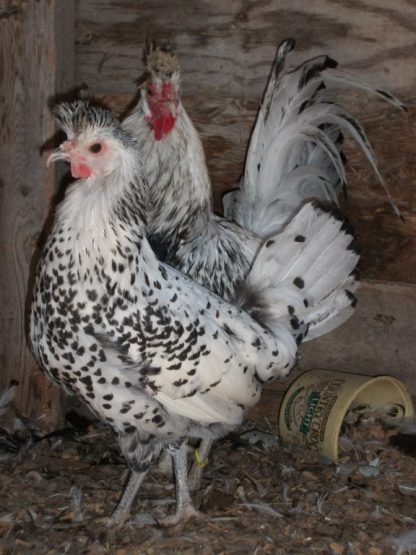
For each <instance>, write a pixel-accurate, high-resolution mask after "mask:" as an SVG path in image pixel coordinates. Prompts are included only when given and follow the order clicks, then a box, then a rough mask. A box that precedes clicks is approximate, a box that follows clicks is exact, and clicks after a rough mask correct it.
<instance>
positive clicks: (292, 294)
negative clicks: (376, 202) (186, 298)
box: [236, 203, 359, 342]
mask: <svg viewBox="0 0 416 555" xmlns="http://www.w3.org/2000/svg"><path fill="white" fill-rule="evenodd" d="M358 260H359V254H358V249H357V246H356V242H355V239H354V237H353V235H352V232H351V230H350V228H349V226H348V224H347V223H346V222H345V220H343V219H342V218H340V217H339V216H338V215H336V214H334V213H333V211H332V210H331V211H328V210H326V209H325V208H323V207H322V206H318V205H317V203H307V204H305V205H304V206H303V207H302V208H301V209H300V210H299V212H298V213H297V214H296V215H295V216H294V218H293V219H292V220H291V221H290V223H289V224H287V226H286V227H285V228H284V230H283V231H282V232H281V233H280V234H278V235H276V236H274V237H272V238H270V239H268V240H266V241H265V243H264V244H263V246H262V247H261V249H260V250H259V252H258V255H257V257H256V259H255V260H254V263H253V266H252V269H251V271H250V273H249V275H248V277H247V279H246V281H245V283H244V284H243V285H242V287H241V288H240V289H239V292H238V298H237V299H236V302H237V303H238V304H239V305H240V306H242V307H243V308H244V309H245V310H247V311H248V312H249V313H250V314H251V315H252V316H253V318H255V319H256V320H258V321H259V322H260V323H262V324H263V325H265V326H267V327H268V328H270V329H271V330H273V329H274V327H276V326H277V327H279V328H280V327H281V326H282V324H285V325H286V326H287V327H288V328H290V329H291V330H292V333H293V335H294V336H295V337H296V339H297V341H298V342H300V341H301V340H302V339H304V338H305V336H306V339H312V338H314V337H318V336H320V335H323V334H325V333H328V332H329V331H332V330H333V329H334V328H336V327H338V326H339V325H341V324H342V323H343V322H344V321H346V320H347V319H348V318H349V317H350V316H351V314H352V313H353V311H354V307H355V304H356V298H355V296H354V292H355V290H356V289H357V287H358V282H357V277H356V266H357V263H358Z"/></svg>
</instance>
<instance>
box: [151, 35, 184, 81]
mask: <svg viewBox="0 0 416 555" xmlns="http://www.w3.org/2000/svg"><path fill="white" fill-rule="evenodd" d="M145 62H146V67H147V71H148V72H149V74H150V75H151V76H152V77H156V78H159V79H162V80H165V79H167V80H170V79H172V77H173V76H174V75H175V74H176V75H179V72H180V64H179V60H178V58H177V56H176V54H175V52H174V49H173V46H172V45H170V44H163V45H161V44H156V43H155V42H150V43H149V44H148V45H147V47H146V51H145Z"/></svg>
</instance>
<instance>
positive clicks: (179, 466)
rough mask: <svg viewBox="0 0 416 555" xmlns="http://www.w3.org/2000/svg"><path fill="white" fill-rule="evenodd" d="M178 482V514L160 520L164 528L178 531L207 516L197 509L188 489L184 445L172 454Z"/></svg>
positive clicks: (159, 522) (185, 449)
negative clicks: (192, 519) (193, 520)
mask: <svg viewBox="0 0 416 555" xmlns="http://www.w3.org/2000/svg"><path fill="white" fill-rule="evenodd" d="M172 457H173V465H174V470H175V481H176V512H175V514H173V515H170V516H167V517H165V518H162V519H158V524H159V525H160V526H162V527H164V528H168V527H171V526H174V527H176V528H177V529H178V530H179V529H181V528H183V526H185V524H186V523H187V522H188V521H189V520H190V519H191V518H197V519H206V518H207V517H206V515H204V514H203V513H201V512H200V511H198V510H197V509H195V507H194V505H193V503H192V499H191V495H190V493H189V487H188V468H187V467H188V465H187V447H186V444H185V443H182V444H181V446H180V447H179V449H175V450H174V451H173V452H172Z"/></svg>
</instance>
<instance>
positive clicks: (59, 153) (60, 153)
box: [46, 145, 70, 168]
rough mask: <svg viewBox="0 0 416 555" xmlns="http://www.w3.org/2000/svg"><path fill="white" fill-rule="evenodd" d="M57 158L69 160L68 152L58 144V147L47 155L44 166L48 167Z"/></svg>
mask: <svg viewBox="0 0 416 555" xmlns="http://www.w3.org/2000/svg"><path fill="white" fill-rule="evenodd" d="M57 160H66V161H67V162H69V160H70V156H69V152H67V151H66V150H64V149H63V148H62V145H61V146H59V147H58V148H56V149H55V150H54V151H53V152H52V153H51V154H50V155H49V156H48V159H47V160H46V167H47V168H49V166H50V165H51V164H52V163H53V162H56V161H57Z"/></svg>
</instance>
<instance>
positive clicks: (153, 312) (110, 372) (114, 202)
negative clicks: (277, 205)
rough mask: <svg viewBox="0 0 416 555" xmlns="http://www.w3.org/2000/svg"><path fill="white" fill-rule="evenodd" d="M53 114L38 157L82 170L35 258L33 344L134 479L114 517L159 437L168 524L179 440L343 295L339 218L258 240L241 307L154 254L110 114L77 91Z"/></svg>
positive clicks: (345, 245)
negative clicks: (102, 426) (98, 424)
mask: <svg viewBox="0 0 416 555" xmlns="http://www.w3.org/2000/svg"><path fill="white" fill-rule="evenodd" d="M56 114H57V118H58V121H60V122H61V124H62V125H63V126H64V128H65V130H66V132H67V134H68V140H67V141H65V142H64V143H62V145H61V146H60V148H59V149H57V151H55V152H54V153H53V154H52V155H51V157H50V161H55V160H59V159H63V160H66V161H69V162H70V164H71V171H72V173H73V175H75V176H76V175H80V174H82V175H84V176H85V177H84V178H82V179H79V180H77V181H75V182H74V183H73V184H72V186H71V187H70V189H69V190H68V192H67V194H66V196H65V199H64V201H63V202H62V204H61V206H60V207H59V209H58V211H57V214H56V218H55V222H54V225H53V228H52V231H51V233H50V236H49V238H48V240H47V243H46V246H45V248H44V252H43V254H42V257H41V260H40V262H39V266H38V270H37V277H36V284H35V291H34V299H33V303H32V309H31V318H30V341H31V346H32V350H33V353H34V356H35V358H36V360H37V362H38V364H39V366H40V367H41V368H42V369H43V370H44V371H45V372H46V373H47V374H48V375H49V376H50V377H51V378H52V379H53V380H55V381H56V382H57V383H58V384H59V385H61V386H63V387H64V388H65V389H66V390H67V391H69V392H72V393H74V394H76V395H78V396H79V397H80V398H81V399H83V400H84V401H85V402H86V403H87V405H88V406H89V407H90V408H91V409H92V410H93V411H94V412H95V413H96V415H97V416H98V417H99V418H100V419H101V420H103V421H104V422H107V423H108V425H109V426H110V427H111V428H112V430H113V431H114V433H115V435H116V437H117V438H118V440H119V443H120V447H121V449H122V452H123V453H124V455H125V457H126V460H127V462H128V464H129V466H130V468H131V469H132V470H133V478H134V479H133V480H131V481H130V482H129V485H128V487H127V490H126V492H125V494H124V496H123V498H122V500H121V502H120V505H119V507H118V509H117V511H116V513H115V516H114V519H113V522H114V521H115V522H120V521H122V520H123V519H124V518H125V517H126V515H127V513H128V510H129V507H130V504H131V501H132V499H133V497H134V494H135V492H136V491H137V489H138V487H139V485H140V482H141V481H142V479H143V477H144V475H145V473H146V471H147V469H148V468H149V466H150V465H151V464H152V463H153V462H154V461H155V460H156V458H157V457H158V455H159V454H160V452H161V450H162V449H163V448H168V449H170V450H172V451H173V456H174V461H175V468H176V479H177V488H178V490H177V514H176V515H175V517H174V519H173V521H174V522H177V521H178V520H180V519H182V518H185V517H187V516H189V515H190V513H193V512H194V509H193V508H192V504H191V501H190V497H189V491H188V489H187V481H186V461H185V458H184V457H185V456H186V450H185V447H184V443H183V442H184V440H185V439H186V438H187V437H188V436H192V437H195V438H207V437H209V438H213V437H218V436H219V435H222V434H224V433H226V432H227V431H228V430H230V429H232V428H234V427H235V426H237V425H239V424H240V423H241V422H242V419H243V417H244V415H245V413H246V411H247V410H248V409H249V408H250V407H252V406H253V405H255V404H256V403H257V401H258V400H259V396H260V393H261V388H262V384H263V383H264V382H266V381H269V380H272V379H275V378H277V377H279V376H284V375H286V374H287V373H288V372H289V370H290V368H291V367H292V365H293V364H294V361H295V357H296V351H297V345H298V343H300V341H301V340H302V338H303V336H304V334H305V332H306V330H307V326H308V324H309V323H310V321H311V320H314V319H316V318H317V317H319V314H320V312H321V311H322V308H323V306H324V305H326V303H327V300H328V299H331V297H334V298H333V302H339V310H340V312H342V310H343V308H345V307H346V306H347V305H349V304H350V299H348V294H345V293H344V290H345V289H347V288H348V287H349V286H352V287H353V285H354V283H353V282H354V279H353V277H351V272H353V270H354V268H355V266H356V263H357V260H358V256H357V254H356V253H355V251H354V249H353V248H352V247H353V244H352V236H351V235H350V234H349V232H348V230H347V229H345V228H344V226H343V223H342V221H339V220H337V219H336V218H334V217H333V216H332V215H331V214H329V213H327V212H324V211H322V210H321V209H319V208H317V207H315V206H314V205H312V204H307V205H305V206H304V207H303V208H302V210H300V212H299V213H298V214H297V215H296V217H295V218H294V219H293V220H292V221H291V222H290V224H289V225H288V226H287V227H286V228H285V229H284V231H283V232H282V233H281V234H280V235H278V236H277V237H275V238H272V239H269V240H268V241H266V242H265V244H264V245H263V246H262V248H261V249H260V251H259V254H258V256H257V258H256V260H255V262H254V264H253V268H252V270H251V272H250V274H249V276H248V278H247V280H246V282H245V286H244V288H243V290H242V291H243V292H242V294H241V302H240V305H239V306H236V305H232V304H229V303H227V302H226V301H224V300H222V299H220V298H219V297H217V296H216V295H215V294H213V293H212V292H210V291H209V290H208V289H205V288H204V287H202V286H201V285H200V284H198V283H196V282H194V281H192V280H190V279H189V278H188V277H186V276H184V275H183V274H182V273H180V272H178V271H177V270H175V269H173V268H172V267H170V266H167V265H165V264H163V263H161V262H160V261H159V260H158V259H157V258H156V256H155V254H154V253H153V251H152V249H151V248H150V246H149V243H148V241H147V239H146V236H145V225H146V220H145V199H146V197H147V184H146V181H145V179H144V177H143V174H142V167H141V166H142V163H141V159H140V157H139V155H138V148H137V145H136V143H135V141H134V140H133V139H132V138H131V137H130V136H129V135H128V134H126V133H125V132H124V131H122V130H121V128H120V127H119V124H118V122H117V121H116V120H115V119H114V118H113V117H112V116H111V114H109V113H108V112H107V111H103V110H101V109H99V108H92V107H90V106H89V105H88V104H84V103H82V102H75V103H72V104H64V105H62V106H60V107H58V109H57V111H56ZM72 122H73V123H72ZM335 297H339V298H338V301H337V299H335ZM245 309H247V310H252V312H253V314H254V315H255V317H256V318H257V320H255V319H253V318H252V317H251V316H250V315H249V314H248V313H247V312H246V310H245Z"/></svg>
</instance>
